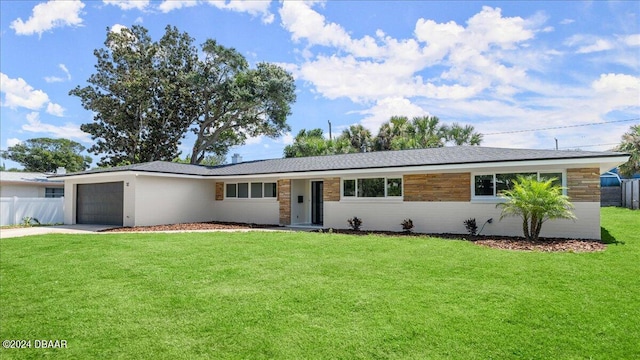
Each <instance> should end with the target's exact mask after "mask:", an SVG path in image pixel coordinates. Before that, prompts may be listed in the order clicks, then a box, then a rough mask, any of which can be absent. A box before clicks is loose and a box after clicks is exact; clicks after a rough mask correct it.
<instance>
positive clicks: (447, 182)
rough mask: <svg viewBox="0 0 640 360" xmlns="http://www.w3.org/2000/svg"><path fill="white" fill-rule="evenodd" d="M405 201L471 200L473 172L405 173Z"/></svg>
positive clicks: (403, 180) (403, 179)
mask: <svg viewBox="0 0 640 360" xmlns="http://www.w3.org/2000/svg"><path fill="white" fill-rule="evenodd" d="M402 182H403V186H404V201H471V173H451V174H416V175H404V176H403V178H402Z"/></svg>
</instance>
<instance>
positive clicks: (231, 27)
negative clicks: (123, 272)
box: [0, 0, 640, 167]
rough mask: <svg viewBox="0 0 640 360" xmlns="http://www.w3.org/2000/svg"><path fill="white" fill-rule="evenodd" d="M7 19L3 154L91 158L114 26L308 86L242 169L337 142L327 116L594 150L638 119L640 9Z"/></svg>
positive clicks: (27, 11) (419, 5)
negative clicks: (226, 56)
mask: <svg viewBox="0 0 640 360" xmlns="http://www.w3.org/2000/svg"><path fill="white" fill-rule="evenodd" d="M0 13H1V15H0V16H1V28H0V56H1V58H0V72H1V83H0V84H1V99H0V101H1V105H2V106H1V107H0V119H1V122H0V123H1V129H0V130H1V131H0V132H1V136H0V147H1V148H2V149H6V148H7V147H8V146H11V145H14V144H16V143H18V142H20V141H24V140H26V139H30V138H34V137H54V138H57V137H65V138H69V139H72V140H75V141H78V142H80V143H82V144H83V145H85V146H86V147H89V146H91V144H92V141H91V139H90V138H89V136H88V135H87V134H85V133H83V132H82V131H80V124H83V123H89V122H91V121H92V114H91V113H90V112H89V111H86V110H84V109H83V108H82V106H81V104H80V100H79V99H78V98H76V97H71V96H69V95H68V93H69V90H71V89H72V88H74V87H75V86H77V85H80V86H84V85H85V84H86V83H85V81H86V80H87V79H88V78H89V76H90V75H91V74H92V73H93V72H94V65H95V63H96V61H95V57H94V55H93V50H94V49H96V48H101V47H102V46H103V43H104V40H105V38H106V29H107V27H109V28H115V29H117V28H119V27H121V26H125V27H128V26H131V25H134V24H141V25H143V26H144V27H146V28H147V29H149V31H150V34H151V36H152V37H153V38H154V39H155V40H157V39H159V38H160V37H161V36H162V34H163V33H164V28H165V26H166V25H175V26H177V27H178V29H180V30H181V31H186V32H187V33H189V34H190V35H191V36H192V37H194V38H195V39H196V43H197V44H201V43H203V42H204V41H205V40H206V39H208V38H212V39H216V40H217V41H218V42H219V43H221V44H223V45H225V46H228V47H234V48H236V49H237V50H238V51H239V52H241V53H242V54H243V55H244V56H245V57H246V58H247V59H248V60H249V62H250V63H251V64H255V63H257V62H263V61H266V62H272V63H277V64H279V65H281V66H282V67H284V68H286V69H287V70H289V71H290V72H291V73H292V74H293V75H294V77H295V79H296V86H297V96H298V100H297V102H296V103H295V104H294V106H293V114H292V115H291V116H290V117H289V120H288V122H289V124H290V125H291V128H292V131H291V133H290V134H287V135H286V136H283V137H281V138H279V139H275V140H273V139H268V138H262V137H259V138H253V139H249V141H248V143H247V145H245V146H241V147H237V148H234V149H232V151H231V153H235V152H237V153H240V154H241V155H242V156H243V158H244V160H255V159H264V158H277V157H281V156H282V150H283V148H284V146H285V145H286V144H289V143H291V141H292V139H293V136H295V134H296V133H297V132H298V131H299V130H300V129H303V128H304V129H311V128H322V129H324V130H325V132H327V136H328V124H327V121H328V120H331V123H332V130H333V133H334V134H337V133H339V132H340V131H341V130H342V129H344V128H346V127H348V126H349V125H352V124H357V123H360V124H363V125H364V126H366V127H367V128H369V129H371V130H372V132H373V133H374V134H375V133H376V132H377V129H378V127H379V126H380V124H381V123H383V122H384V121H386V120H388V119H389V118H390V117H391V116H393V115H405V116H408V117H413V116H420V115H427V114H429V115H435V116H438V117H439V118H440V119H441V120H442V121H443V122H444V123H452V122H458V123H464V124H472V125H473V126H475V128H476V130H477V131H480V132H482V133H484V134H487V135H485V138H484V142H483V145H485V146H499V147H515V148H537V149H546V148H548V149H551V148H554V147H555V139H558V145H559V147H560V148H582V149H584V150H607V149H610V148H612V147H613V146H614V145H615V144H617V143H618V142H619V141H620V137H621V135H622V134H623V133H624V132H625V131H627V130H628V129H629V127H630V126H631V125H634V124H638V123H640V119H639V118H640V25H639V24H640V19H639V18H638V17H639V16H640V2H638V1H621V2H605V1H585V2H581V1H528V2H527V1H510V2H507V1H503V2H492V1H486V2H475V1H460V2H456V1H446V2H444V1H442V2H441V1H362V0H360V1H308V2H305V1H284V2H281V1H166V2H161V1H158V2H155V1H114V0H104V1H60V2H55V1H49V2H38V1H6V0H3V1H0ZM589 124H596V125H589ZM532 129H547V130H540V131H528V130H532ZM191 142H192V139H189V138H187V139H185V140H184V142H183V144H182V146H181V149H182V150H183V153H184V154H187V153H189V149H190V147H191V145H192V143H191ZM230 155H231V154H230ZM96 159H97V157H96ZM5 164H6V165H7V167H14V166H17V164H15V163H12V162H11V161H5Z"/></svg>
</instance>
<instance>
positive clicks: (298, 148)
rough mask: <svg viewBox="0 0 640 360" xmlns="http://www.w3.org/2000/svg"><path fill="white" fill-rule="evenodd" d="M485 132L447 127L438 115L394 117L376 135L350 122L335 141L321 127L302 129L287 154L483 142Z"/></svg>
mask: <svg viewBox="0 0 640 360" xmlns="http://www.w3.org/2000/svg"><path fill="white" fill-rule="evenodd" d="M481 142H482V135H481V134H479V133H477V132H474V128H473V126H471V125H465V126H462V125H459V124H457V123H453V125H451V126H447V125H444V124H441V123H440V119H438V118H437V117H435V116H421V117H415V118H413V119H412V120H409V118H407V117H405V116H393V117H391V119H390V120H389V121H388V122H386V123H384V124H382V125H381V126H380V129H379V130H378V134H377V135H376V136H375V137H374V136H372V134H371V132H370V131H369V130H367V129H366V128H364V127H363V126H362V125H359V124H358V125H351V126H350V127H349V128H347V129H345V130H343V132H342V134H341V135H340V136H338V137H337V138H336V139H335V140H333V141H332V140H329V139H326V138H324V136H323V134H322V130H321V129H313V130H310V131H307V130H304V129H303V130H301V131H300V132H299V133H298V135H297V136H296V138H295V141H294V143H293V144H292V145H288V146H287V147H286V148H285V151H284V157H304V156H317V155H330V154H331V155H332V154H346V153H353V152H369V151H386V150H406V149H425V148H432V147H442V146H445V144H447V143H451V144H453V145H480V143H481Z"/></svg>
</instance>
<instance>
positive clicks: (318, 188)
mask: <svg viewBox="0 0 640 360" xmlns="http://www.w3.org/2000/svg"><path fill="white" fill-rule="evenodd" d="M323 209H324V206H323V202H322V181H312V182H311V223H312V224H314V225H322V223H323V219H324V211H323Z"/></svg>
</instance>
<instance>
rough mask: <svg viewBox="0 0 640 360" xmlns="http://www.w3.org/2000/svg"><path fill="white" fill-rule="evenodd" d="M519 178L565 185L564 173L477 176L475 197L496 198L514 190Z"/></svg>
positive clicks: (475, 179) (474, 184) (474, 180)
mask: <svg viewBox="0 0 640 360" xmlns="http://www.w3.org/2000/svg"><path fill="white" fill-rule="evenodd" d="M518 176H535V177H536V178H537V179H538V180H549V179H552V178H555V180H554V182H553V184H554V185H558V186H563V185H564V175H563V173H562V172H525V173H496V174H483V175H475V176H474V177H473V196H474V197H476V198H495V197H497V196H499V195H500V193H501V192H503V191H505V190H510V189H512V188H513V182H514V181H515V180H516V179H517V178H518Z"/></svg>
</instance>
